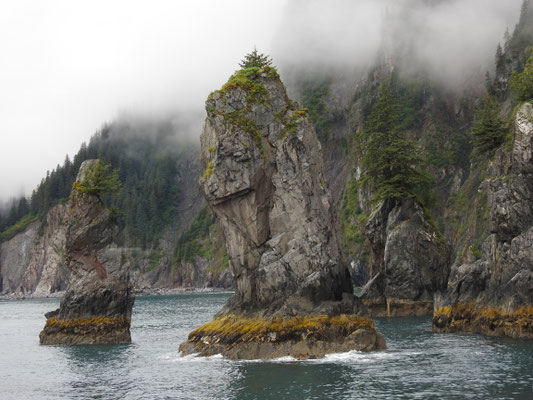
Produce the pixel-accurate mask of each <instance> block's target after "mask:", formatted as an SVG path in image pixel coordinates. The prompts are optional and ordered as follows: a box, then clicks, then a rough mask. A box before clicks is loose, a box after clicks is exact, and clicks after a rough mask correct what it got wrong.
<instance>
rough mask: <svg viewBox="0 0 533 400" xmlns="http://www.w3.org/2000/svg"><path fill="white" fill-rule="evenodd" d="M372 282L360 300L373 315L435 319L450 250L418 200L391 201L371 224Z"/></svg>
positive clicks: (375, 212) (377, 212) (369, 227)
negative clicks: (436, 298) (436, 295)
mask: <svg viewBox="0 0 533 400" xmlns="http://www.w3.org/2000/svg"><path fill="white" fill-rule="evenodd" d="M366 234H367V238H368V240H369V242H370V247H371V251H372V253H371V266H370V267H371V276H372V279H371V280H370V281H369V282H368V283H367V284H366V285H365V287H364V288H363V290H362V292H361V295H360V297H361V298H362V299H364V303H365V304H366V305H367V306H368V307H370V309H371V310H372V315H373V316H409V315H431V313H432V311H433V294H434V293H435V292H437V291H439V290H443V289H444V288H445V287H446V283H447V280H448V275H449V273H450V271H449V248H448V246H447V244H446V243H445V241H444V239H443V237H442V235H441V234H440V233H439V232H438V231H437V229H436V228H434V227H433V225H432V224H431V223H430V221H429V220H428V218H427V217H426V216H425V215H424V210H423V208H422V207H421V206H420V205H419V204H418V203H417V202H416V201H415V200H413V199H387V200H385V201H383V202H382V203H381V204H380V205H379V206H378V207H377V208H376V210H375V211H374V213H373V214H372V215H371V217H370V219H369V220H368V222H367V225H366Z"/></svg>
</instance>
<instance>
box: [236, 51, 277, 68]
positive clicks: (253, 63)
mask: <svg viewBox="0 0 533 400" xmlns="http://www.w3.org/2000/svg"><path fill="white" fill-rule="evenodd" d="M271 65H272V59H271V58H270V57H269V56H266V55H264V54H262V53H258V52H257V49H256V48H255V46H254V51H252V52H251V53H248V54H246V55H245V56H244V58H243V59H242V60H241V62H240V63H239V66H240V67H241V68H242V69H246V68H253V67H255V68H263V67H267V66H271Z"/></svg>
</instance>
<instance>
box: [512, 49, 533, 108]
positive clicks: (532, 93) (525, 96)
mask: <svg viewBox="0 0 533 400" xmlns="http://www.w3.org/2000/svg"><path fill="white" fill-rule="evenodd" d="M511 89H512V90H513V91H514V92H515V93H516V95H517V97H518V99H519V100H522V101H527V100H531V99H533V49H532V50H531V54H530V56H529V58H528V60H527V63H526V66H525V67H524V70H523V71H522V72H520V73H517V72H516V71H515V72H513V73H512V74H511Z"/></svg>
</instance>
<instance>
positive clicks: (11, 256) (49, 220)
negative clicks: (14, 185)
mask: <svg viewBox="0 0 533 400" xmlns="http://www.w3.org/2000/svg"><path fill="white" fill-rule="evenodd" d="M65 210H66V207H65V206H64V205H58V206H56V207H54V208H52V209H51V210H50V211H49V212H48V214H47V216H46V220H45V221H43V222H42V223H41V222H40V221H36V222H32V223H31V224H29V225H28V226H27V227H26V229H25V230H24V231H23V232H21V233H19V234H17V235H15V236H14V237H13V238H12V239H10V240H8V241H5V242H3V243H2V244H1V246H0V277H2V282H1V285H0V294H2V295H13V296H16V297H24V296H27V295H34V296H49V295H50V294H52V293H55V292H60V291H63V290H65V288H66V286H67V281H68V269H67V268H66V265H65V259H64V255H65V240H66V237H65V223H64V216H65ZM41 224H43V226H41Z"/></svg>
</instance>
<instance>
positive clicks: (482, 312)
mask: <svg viewBox="0 0 533 400" xmlns="http://www.w3.org/2000/svg"><path fill="white" fill-rule="evenodd" d="M433 328H434V329H435V330H436V331H441V332H477V333H483V334H486V335H491V336H510V337H515V338H530V339H533V306H524V307H520V308H518V309H516V310H514V311H506V310H504V309H502V308H486V307H479V306H478V305H477V304H476V303H475V302H471V303H468V304H464V303H459V304H457V305H454V306H450V307H441V308H439V309H438V310H437V311H435V313H434V316H433Z"/></svg>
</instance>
